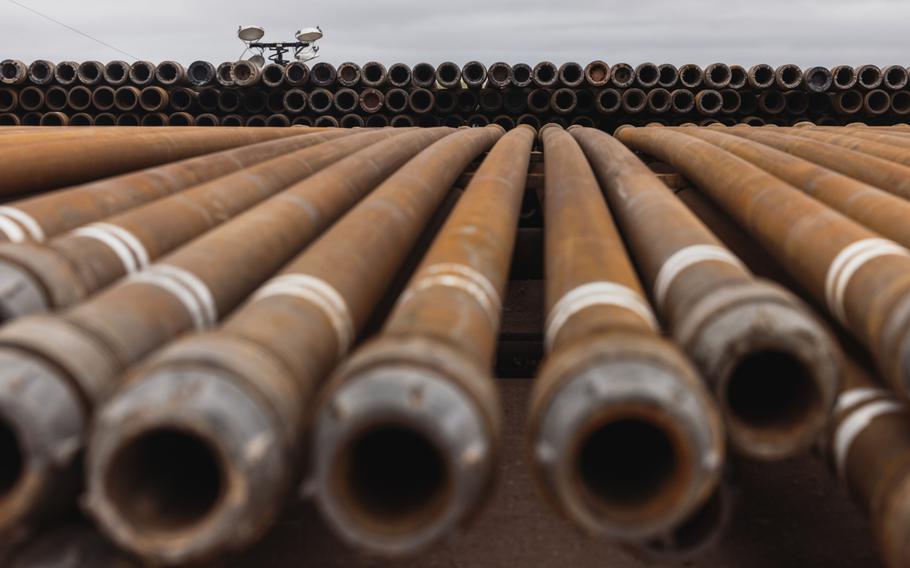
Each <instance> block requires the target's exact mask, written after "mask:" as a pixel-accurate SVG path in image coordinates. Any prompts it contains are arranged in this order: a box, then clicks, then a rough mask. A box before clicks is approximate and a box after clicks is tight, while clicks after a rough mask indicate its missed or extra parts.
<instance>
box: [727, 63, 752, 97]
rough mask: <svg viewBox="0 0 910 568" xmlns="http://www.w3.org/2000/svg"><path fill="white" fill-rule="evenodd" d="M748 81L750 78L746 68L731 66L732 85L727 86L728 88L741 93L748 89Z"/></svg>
mask: <svg viewBox="0 0 910 568" xmlns="http://www.w3.org/2000/svg"><path fill="white" fill-rule="evenodd" d="M748 80H749V76H748V74H747V73H746V69H745V68H744V67H742V66H741V65H731V66H730V83H729V84H728V85H727V87H728V88H730V89H734V90H737V91H740V90H742V89H745V88H746V84H747V83H748Z"/></svg>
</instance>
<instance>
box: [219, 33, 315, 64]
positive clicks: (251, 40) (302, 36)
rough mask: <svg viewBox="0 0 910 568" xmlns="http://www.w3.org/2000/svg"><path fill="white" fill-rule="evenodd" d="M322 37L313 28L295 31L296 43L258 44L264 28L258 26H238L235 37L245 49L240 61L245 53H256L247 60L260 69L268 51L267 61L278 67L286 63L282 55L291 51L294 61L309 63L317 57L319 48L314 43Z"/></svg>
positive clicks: (263, 34)
mask: <svg viewBox="0 0 910 568" xmlns="http://www.w3.org/2000/svg"><path fill="white" fill-rule="evenodd" d="M322 35H323V34H322V29H321V28H320V27H319V26H316V27H315V28H303V29H302V30H297V33H296V34H294V37H295V38H296V39H297V41H289V42H260V41H259V40H261V39H262V38H263V36H265V28H262V27H260V26H240V27H239V28H237V37H238V38H240V41H242V42H243V43H244V45H246V49H244V50H243V53H241V54H240V59H243V58H244V56H246V55H247V53H250V52H252V51H258V53H256V54H255V55H251V56H250V57H249V58H248V59H249V61H251V62H253V63H255V64H256V65H258V66H260V67H262V66H263V65H265V59H266V55H265V53H266V51H270V52H271V53H270V54H269V55H268V58H269V60H270V61H273V62H274V63H277V64H279V65H284V64H286V63H287V61H286V60H285V59H284V55H285V54H286V53H288V52H289V51H291V50H293V51H294V59H296V60H297V61H309V60H311V59H315V58H316V57H318V55H317V54H318V53H319V46H317V45H315V44H316V41H318V40H320V39H322Z"/></svg>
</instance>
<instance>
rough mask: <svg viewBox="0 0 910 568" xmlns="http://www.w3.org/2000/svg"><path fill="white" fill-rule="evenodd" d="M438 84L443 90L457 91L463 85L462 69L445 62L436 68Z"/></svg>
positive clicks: (454, 64) (455, 64)
mask: <svg viewBox="0 0 910 568" xmlns="http://www.w3.org/2000/svg"><path fill="white" fill-rule="evenodd" d="M436 82H437V83H439V86H440V87H442V88H443V89H456V88H458V87H459V86H460V85H461V67H459V66H458V64H457V63H452V62H451V61H444V62H442V63H440V64H439V66H438V67H436Z"/></svg>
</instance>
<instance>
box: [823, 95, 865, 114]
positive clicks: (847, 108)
mask: <svg viewBox="0 0 910 568" xmlns="http://www.w3.org/2000/svg"><path fill="white" fill-rule="evenodd" d="M831 106H833V107H834V110H835V111H837V112H838V113H840V114H856V113H858V112H859V111H861V110H862V108H863V94H862V93H861V92H859V91H857V90H855V89H849V90H845V91H843V92H840V93H837V94H835V95H834V96H833V97H832V100H831Z"/></svg>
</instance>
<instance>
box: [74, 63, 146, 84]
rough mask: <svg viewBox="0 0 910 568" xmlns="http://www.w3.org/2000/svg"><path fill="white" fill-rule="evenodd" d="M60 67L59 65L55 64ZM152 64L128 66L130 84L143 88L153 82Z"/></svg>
mask: <svg viewBox="0 0 910 568" xmlns="http://www.w3.org/2000/svg"><path fill="white" fill-rule="evenodd" d="M57 67H58V68H59V67H60V64H57ZM156 70H157V68H156V66H155V64H154V63H151V62H149V61H136V62H135V63H133V64H132V65H131V66H130V83H132V84H133V85H135V86H137V87H145V86H147V85H150V84H151V83H152V82H154V81H155V71H156Z"/></svg>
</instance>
